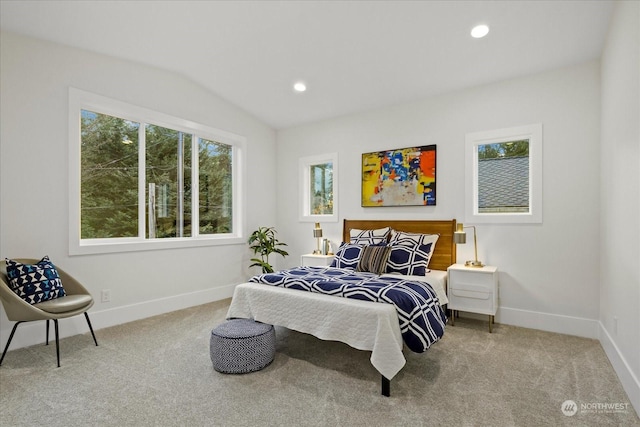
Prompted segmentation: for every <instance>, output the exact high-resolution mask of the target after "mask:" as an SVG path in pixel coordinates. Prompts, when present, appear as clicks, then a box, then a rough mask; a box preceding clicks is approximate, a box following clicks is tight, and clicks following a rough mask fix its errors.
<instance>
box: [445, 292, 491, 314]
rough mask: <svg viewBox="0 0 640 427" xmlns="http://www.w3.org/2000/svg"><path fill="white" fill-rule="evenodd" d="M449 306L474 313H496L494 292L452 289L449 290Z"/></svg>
mask: <svg viewBox="0 0 640 427" xmlns="http://www.w3.org/2000/svg"><path fill="white" fill-rule="evenodd" d="M449 307H450V308H453V309H455V310H461V311H472V312H474V313H481V314H495V307H494V305H493V294H492V293H491V292H477V291H469V290H463V289H451V290H450V292H449Z"/></svg>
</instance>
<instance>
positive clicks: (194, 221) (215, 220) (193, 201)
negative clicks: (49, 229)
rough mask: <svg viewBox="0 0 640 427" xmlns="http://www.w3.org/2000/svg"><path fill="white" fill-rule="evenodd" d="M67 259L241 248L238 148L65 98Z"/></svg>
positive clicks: (180, 123) (232, 139)
mask: <svg viewBox="0 0 640 427" xmlns="http://www.w3.org/2000/svg"><path fill="white" fill-rule="evenodd" d="M69 117H70V119H69V133H70V158H71V164H70V180H69V181H70V195H71V197H70V219H69V221H70V253H71V254H84V253H99V252H120V251H129V250H143V249H155V248H169V247H183V246H203V245H215V244H229V243H244V238H243V214H242V208H243V206H242V194H243V189H242V185H243V180H242V156H243V151H244V146H245V139H244V138H243V137H241V136H238V135H234V134H231V133H228V132H224V131H220V130H217V129H214V128H211V127H208V126H204V125H201V124H197V123H193V122H190V121H186V120H183V119H179V118H176V117H172V116H169V115H166V114H163V113H159V112H156V111H152V110H148V109H145V108H142V107H137V106H134V105H130V104H126V103H123V102H120V101H116V100H112V99H108V98H105V97H102V96H98V95H94V94H91V93H88V92H84V91H80V90H77V89H73V88H72V89H70V91H69Z"/></svg>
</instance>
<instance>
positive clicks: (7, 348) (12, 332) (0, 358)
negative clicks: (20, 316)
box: [0, 321, 24, 365]
mask: <svg viewBox="0 0 640 427" xmlns="http://www.w3.org/2000/svg"><path fill="white" fill-rule="evenodd" d="M20 323H24V322H23V321H20V322H17V323H16V324H15V325H13V329H11V335H9V341H7V345H5V346H4V351H3V352H2V357H0V365H2V361H3V360H4V355H5V354H7V350H9V344H11V340H12V339H13V334H15V333H16V328H17V327H18V325H19V324H20Z"/></svg>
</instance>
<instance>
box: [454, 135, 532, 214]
mask: <svg viewBox="0 0 640 427" xmlns="http://www.w3.org/2000/svg"><path fill="white" fill-rule="evenodd" d="M465 169H466V174H467V175H466V186H465V188H466V222H472V223H540V222H542V125H541V124H537V125H530V126H522V127H516V128H508V129H498V130H493V131H486V132H475V133H470V134H467V135H466V168H465Z"/></svg>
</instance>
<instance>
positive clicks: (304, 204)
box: [300, 153, 338, 222]
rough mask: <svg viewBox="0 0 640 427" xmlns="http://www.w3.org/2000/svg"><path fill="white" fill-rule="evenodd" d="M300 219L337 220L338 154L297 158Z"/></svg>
mask: <svg viewBox="0 0 640 427" xmlns="http://www.w3.org/2000/svg"><path fill="white" fill-rule="evenodd" d="M300 198H301V205H300V221H306V222H337V221H338V154H337V153H330V154H323V155H319V156H311V157H303V158H301V159H300Z"/></svg>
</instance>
